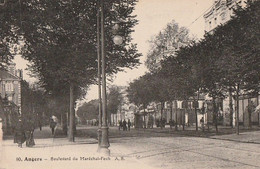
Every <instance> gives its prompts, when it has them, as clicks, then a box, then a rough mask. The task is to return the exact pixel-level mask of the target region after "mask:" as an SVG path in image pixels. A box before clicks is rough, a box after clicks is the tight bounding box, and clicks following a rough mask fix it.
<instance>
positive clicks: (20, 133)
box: [14, 118, 26, 148]
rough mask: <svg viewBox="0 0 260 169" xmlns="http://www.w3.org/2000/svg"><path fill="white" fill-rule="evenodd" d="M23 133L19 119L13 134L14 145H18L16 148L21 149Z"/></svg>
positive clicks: (23, 139)
mask: <svg viewBox="0 0 260 169" xmlns="http://www.w3.org/2000/svg"><path fill="white" fill-rule="evenodd" d="M25 140H26V138H25V132H24V127H23V123H22V119H20V118H19V120H18V122H17V124H16V126H15V134H14V143H17V144H18V147H21V148H22V145H23V143H24V142H25Z"/></svg>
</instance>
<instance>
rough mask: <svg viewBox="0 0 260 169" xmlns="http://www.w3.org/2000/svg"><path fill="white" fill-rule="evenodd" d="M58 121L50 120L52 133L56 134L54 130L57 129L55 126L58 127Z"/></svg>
mask: <svg viewBox="0 0 260 169" xmlns="http://www.w3.org/2000/svg"><path fill="white" fill-rule="evenodd" d="M56 125H57V123H56V122H55V121H54V120H53V119H51V122H50V128H51V134H52V135H53V136H54V131H55V127H56Z"/></svg>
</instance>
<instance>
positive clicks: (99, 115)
mask: <svg viewBox="0 0 260 169" xmlns="http://www.w3.org/2000/svg"><path fill="white" fill-rule="evenodd" d="M97 6H98V11H97V56H98V131H97V134H98V151H100V145H101V137H102V132H101V126H102V100H101V72H100V66H101V58H100V3H99V1H97Z"/></svg>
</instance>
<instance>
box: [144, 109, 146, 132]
mask: <svg viewBox="0 0 260 169" xmlns="http://www.w3.org/2000/svg"><path fill="white" fill-rule="evenodd" d="M144 128H146V121H145V106H144Z"/></svg>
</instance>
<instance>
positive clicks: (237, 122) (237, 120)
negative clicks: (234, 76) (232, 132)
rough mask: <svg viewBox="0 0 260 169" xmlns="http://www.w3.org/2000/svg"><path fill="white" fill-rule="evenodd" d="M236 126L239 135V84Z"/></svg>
mask: <svg viewBox="0 0 260 169" xmlns="http://www.w3.org/2000/svg"><path fill="white" fill-rule="evenodd" d="M236 94H237V95H236V97H237V99H236V102H237V104H236V110H237V111H236V127H237V130H236V133H237V135H239V85H237V91H236Z"/></svg>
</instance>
